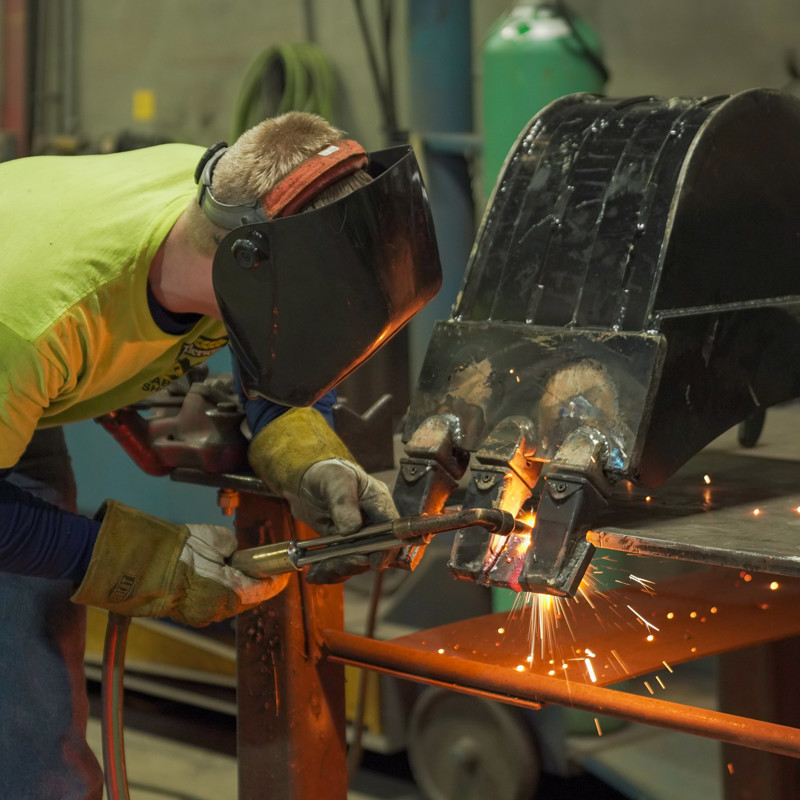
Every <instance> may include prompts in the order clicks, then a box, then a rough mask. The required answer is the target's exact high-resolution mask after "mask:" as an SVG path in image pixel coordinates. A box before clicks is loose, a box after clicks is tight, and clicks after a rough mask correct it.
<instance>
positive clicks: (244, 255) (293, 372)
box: [213, 146, 441, 406]
mask: <svg viewBox="0 0 800 800" xmlns="http://www.w3.org/2000/svg"><path fill="white" fill-rule="evenodd" d="M366 171H367V172H368V173H369V174H370V175H371V177H372V178H373V180H372V181H371V182H370V183H369V184H367V185H366V186H364V187H362V188H360V189H357V190H356V191H354V192H352V193H350V194H348V195H347V196H345V197H344V198H342V199H341V200H338V201H336V202H334V203H331V204H330V205H327V206H324V207H322V208H319V209H316V210H313V211H306V212H302V213H299V214H295V215H293V216H287V217H279V218H277V219H271V220H268V221H264V222H257V223H252V224H248V225H243V226H241V227H238V228H236V229H234V230H232V231H231V232H230V233H229V234H228V235H227V236H226V237H225V238H224V239H223V240H222V243H221V244H220V245H219V248H218V249H217V253H216V255H215V257H214V266H213V281H214V292H215V293H216V297H217V301H218V303H219V307H220V310H221V312H222V319H223V321H224V323H225V326H226V327H227V329H228V334H229V336H230V345H231V349H232V351H233V354H234V356H235V358H236V360H237V362H238V365H239V370H240V374H241V379H242V384H243V388H244V390H245V391H246V392H247V393H248V394H249V395H261V396H262V397H266V398H267V399H269V400H272V401H274V402H276V403H280V404H283V405H290V406H307V405H311V404H312V403H313V402H314V401H315V400H317V399H318V398H319V397H321V396H322V395H323V394H325V393H326V392H327V391H329V390H330V389H331V388H332V387H333V386H335V385H336V384H337V383H339V381H341V380H342V379H343V378H344V377H345V376H346V375H348V374H349V373H350V372H352V370H354V369H355V368H356V367H357V366H359V365H360V364H361V363H362V362H363V361H365V360H366V359H367V358H369V356H371V355H372V354H373V353H374V352H376V351H377V350H378V349H379V348H380V347H381V346H382V345H383V344H385V343H386V342H387V341H388V340H389V339H390V338H391V337H392V336H393V335H394V334H395V333H397V331H398V330H400V328H401V327H402V326H403V325H405V323H406V322H408V320H409V319H410V318H411V317H412V316H413V315H414V314H415V313H416V312H417V311H419V309H421V308H422V307H423V306H424V305H425V303H427V302H428V301H429V300H430V299H431V298H432V297H433V296H434V295H435V294H436V292H437V291H438V289H439V286H440V284H441V267H440V264H439V252H438V249H437V245H436V235H435V232H434V228H433V220H432V218H431V213H430V207H429V204H428V198H427V194H426V192H425V187H424V185H423V182H422V177H421V175H420V171H419V165H418V163H417V160H416V158H415V156H414V153H413V151H412V150H411V148H410V147H407V146H403V147H393V148H390V149H388V150H382V151H379V152H375V153H371V154H370V156H369V163H368V166H367V167H366Z"/></svg>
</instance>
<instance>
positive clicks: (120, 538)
mask: <svg viewBox="0 0 800 800" xmlns="http://www.w3.org/2000/svg"><path fill="white" fill-rule="evenodd" d="M188 538H189V529H188V528H187V527H186V526H185V525H175V524H174V523H171V522H166V521H165V520H162V519H158V518H157V517H151V516H150V515H149V514H145V513H144V512H142V511H139V510H137V509H135V508H131V507H130V506H126V505H124V504H123V503H118V502H116V501H114V500H109V501H108V502H107V505H106V512H105V516H104V517H103V523H102V525H101V526H100V532H99V534H98V536H97V542H96V543H95V546H94V550H93V551H92V557H91V560H90V561H89V568H88V569H87V570H86V575H85V576H84V578H83V581H82V582H81V585H80V586H79V587H78V589H77V591H76V592H75V593H74V594H73V595H72V601H73V602H75V603H81V604H82V605H88V606H97V607H99V608H105V609H107V610H109V611H114V612H116V613H119V614H126V615H129V616H148V617H149V616H152V617H157V616H163V615H164V614H166V613H167V612H168V611H169V609H170V607H171V606H172V604H173V601H174V599H175V598H173V597H172V596H171V593H170V591H169V586H170V584H171V579H172V575H173V573H174V572H175V568H176V565H177V563H178V559H179V558H180V554H181V551H182V550H183V545H184V544H185V542H186V540H187V539H188Z"/></svg>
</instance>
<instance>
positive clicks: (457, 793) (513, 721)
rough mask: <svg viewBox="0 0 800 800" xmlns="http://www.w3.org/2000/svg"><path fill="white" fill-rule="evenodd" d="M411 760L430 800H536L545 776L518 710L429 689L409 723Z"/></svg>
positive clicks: (409, 756) (529, 731) (414, 770)
mask: <svg viewBox="0 0 800 800" xmlns="http://www.w3.org/2000/svg"><path fill="white" fill-rule="evenodd" d="M407 749H408V759H409V764H410V765H411V772H412V774H413V776H414V780H415V781H416V783H417V786H418V787H419V788H420V789H421V790H422V792H423V793H424V794H425V796H426V797H427V798H429V800H473V798H474V800H479V798H480V800H487V798H491V800H532V798H533V797H534V795H535V793H536V788H537V786H538V784H539V778H540V775H541V762H540V759H539V753H538V750H537V747H536V741H535V739H534V737H533V734H532V732H531V730H530V728H529V726H528V725H527V724H526V723H525V720H524V719H523V718H522V715H521V714H520V713H519V712H518V711H517V710H516V709H514V708H512V707H510V706H506V705H503V704H501V703H496V702H491V701H489V700H484V699H482V698H479V697H470V696H469V695H463V694H456V693H454V692H448V691H445V690H443V689H436V688H430V689H427V690H426V691H425V692H424V693H423V694H422V695H421V696H420V697H419V699H418V700H417V702H416V704H415V705H414V708H413V710H412V712H411V717H410V719H409V725H408V748H407Z"/></svg>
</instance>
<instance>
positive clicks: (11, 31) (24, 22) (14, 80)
mask: <svg viewBox="0 0 800 800" xmlns="http://www.w3.org/2000/svg"><path fill="white" fill-rule="evenodd" d="M28 15H29V10H28V1H27V0H3V4H2V25H0V31H2V46H0V59H1V61H0V75H2V87H0V88H2V116H0V120H2V130H3V131H5V132H6V133H8V134H10V135H11V136H13V137H14V142H15V149H16V153H15V155H16V156H17V157H21V156H26V155H28V146H29V138H30V119H29V112H28V95H29V91H28V65H29V57H30V55H29V40H28Z"/></svg>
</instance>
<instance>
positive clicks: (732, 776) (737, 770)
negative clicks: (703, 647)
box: [719, 637, 800, 800]
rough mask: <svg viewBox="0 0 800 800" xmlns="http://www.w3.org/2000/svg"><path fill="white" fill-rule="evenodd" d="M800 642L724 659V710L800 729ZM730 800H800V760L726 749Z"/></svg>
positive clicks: (721, 688)
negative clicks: (799, 673) (799, 682)
mask: <svg viewBox="0 0 800 800" xmlns="http://www.w3.org/2000/svg"><path fill="white" fill-rule="evenodd" d="M798 664H800V638H797V637H795V638H791V639H783V640H781V641H778V642H772V643H770V644H764V645H760V646H758V647H750V648H747V649H745V650H737V651H735V652H732V653H727V654H725V655H723V656H721V657H720V669H719V701H720V708H721V709H722V710H723V711H726V712H729V713H732V714H741V715H743V716H748V717H756V718H757V719H761V720H766V721H768V722H777V723H780V724H782V725H791V726H793V727H798V726H800V694H798V691H797V669H798ZM722 753H723V763H722V768H723V770H724V772H723V776H724V786H725V793H724V795H725V800H762V798H775V800H779V798H780V799H781V800H782V798H790V797H800V759H797V758H788V757H786V756H779V755H775V754H773V753H766V752H762V751H758V750H750V749H747V748H744V747H736V746H735V745H732V744H724V745H723V750H722Z"/></svg>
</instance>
